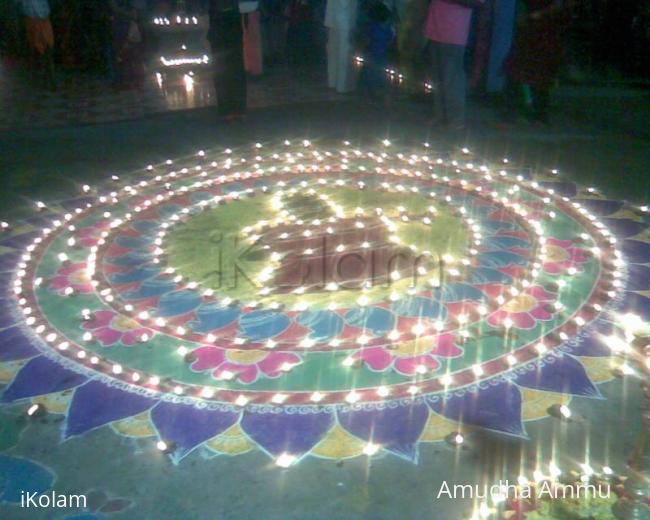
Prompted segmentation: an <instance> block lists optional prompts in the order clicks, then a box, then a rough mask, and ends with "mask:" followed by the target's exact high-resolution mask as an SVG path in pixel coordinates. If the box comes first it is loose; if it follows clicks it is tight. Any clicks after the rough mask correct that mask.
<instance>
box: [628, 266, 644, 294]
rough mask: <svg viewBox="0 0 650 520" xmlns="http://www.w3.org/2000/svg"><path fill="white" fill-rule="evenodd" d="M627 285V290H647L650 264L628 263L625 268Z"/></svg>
mask: <svg viewBox="0 0 650 520" xmlns="http://www.w3.org/2000/svg"><path fill="white" fill-rule="evenodd" d="M627 274H628V279H627V285H626V286H625V289H626V290H628V291H647V290H648V289H650V266H647V265H639V264H630V265H629V266H628V268H627Z"/></svg>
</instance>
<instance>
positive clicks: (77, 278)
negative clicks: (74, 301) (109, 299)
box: [49, 262, 93, 294]
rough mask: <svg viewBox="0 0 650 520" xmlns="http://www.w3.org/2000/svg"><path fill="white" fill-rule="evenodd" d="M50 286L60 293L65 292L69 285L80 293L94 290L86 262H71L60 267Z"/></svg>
mask: <svg viewBox="0 0 650 520" xmlns="http://www.w3.org/2000/svg"><path fill="white" fill-rule="evenodd" d="M49 286H50V288H52V289H54V290H55V291H56V292H58V293H59V294H64V293H65V290H66V289H67V288H68V287H71V288H72V289H74V290H75V292H78V293H91V292H93V286H92V284H91V283H90V277H89V276H88V274H87V272H86V262H77V263H71V264H66V265H63V266H61V267H59V269H58V270H57V272H56V275H55V276H54V277H53V278H52V279H51V280H50V283H49Z"/></svg>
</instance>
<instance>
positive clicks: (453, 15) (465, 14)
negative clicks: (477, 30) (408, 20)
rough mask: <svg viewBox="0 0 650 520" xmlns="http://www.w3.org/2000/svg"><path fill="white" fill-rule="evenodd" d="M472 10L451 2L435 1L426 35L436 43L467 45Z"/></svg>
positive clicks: (432, 5) (425, 29)
mask: <svg viewBox="0 0 650 520" xmlns="http://www.w3.org/2000/svg"><path fill="white" fill-rule="evenodd" d="M471 21H472V9H471V8H470V7H464V6H462V5H459V4H455V3H452V1H451V0H447V1H446V0H433V1H432V2H431V5H430V6H429V15H428V17H427V24H426V26H425V28H424V35H425V36H426V37H427V38H428V39H429V40H433V41H434V42H440V43H453V44H454V45H463V46H464V45H467V37H468V35H469V26H470V22H471Z"/></svg>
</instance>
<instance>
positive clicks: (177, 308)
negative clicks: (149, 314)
mask: <svg viewBox="0 0 650 520" xmlns="http://www.w3.org/2000/svg"><path fill="white" fill-rule="evenodd" d="M202 302H203V298H201V295H200V294H199V293H197V292H196V291H190V290H186V291H175V292H172V293H167V294H165V295H164V296H163V297H162V298H160V302H159V303H158V310H157V311H156V314H157V315H158V316H162V317H170V316H180V315H181V314H187V313H188V312H191V311H193V310H194V309H196V308H197V307H198V306H199V305H201V303H202Z"/></svg>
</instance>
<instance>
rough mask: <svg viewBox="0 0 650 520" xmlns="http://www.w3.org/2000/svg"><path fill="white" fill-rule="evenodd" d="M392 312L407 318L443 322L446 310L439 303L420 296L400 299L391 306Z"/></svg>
mask: <svg viewBox="0 0 650 520" xmlns="http://www.w3.org/2000/svg"><path fill="white" fill-rule="evenodd" d="M391 309H392V311H393V312H394V313H395V314H397V315H399V316H404V317H407V318H431V319H441V320H444V319H445V318H446V317H447V309H446V308H445V307H444V305H441V304H440V302H438V301H436V300H433V299H429V298H422V297H421V296H409V297H407V298H402V299H401V300H398V301H396V302H395V303H393V305H391Z"/></svg>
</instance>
